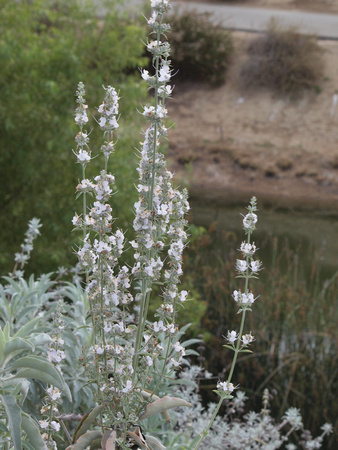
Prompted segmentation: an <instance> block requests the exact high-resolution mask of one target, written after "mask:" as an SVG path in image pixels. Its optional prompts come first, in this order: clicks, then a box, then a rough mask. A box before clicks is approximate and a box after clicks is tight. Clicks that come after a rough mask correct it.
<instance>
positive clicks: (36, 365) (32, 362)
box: [11, 356, 72, 402]
mask: <svg viewBox="0 0 338 450" xmlns="http://www.w3.org/2000/svg"><path fill="white" fill-rule="evenodd" d="M11 368H13V369H19V370H18V372H17V373H16V375H14V376H13V377H12V378H33V379H37V380H40V381H44V382H45V383H49V384H52V385H53V386H55V387H57V388H59V389H60V390H62V391H63V392H64V394H65V395H66V396H67V398H68V400H69V401H70V402H71V401H72V394H71V393H70V390H69V388H68V386H67V384H66V383H65V381H64V380H63V378H62V376H61V374H60V373H59V371H58V370H57V369H56V368H55V367H54V366H53V364H51V363H50V362H49V361H47V360H46V359H45V358H41V357H39V356H24V357H23V358H19V359H17V360H16V361H14V363H13V364H12V365H11Z"/></svg>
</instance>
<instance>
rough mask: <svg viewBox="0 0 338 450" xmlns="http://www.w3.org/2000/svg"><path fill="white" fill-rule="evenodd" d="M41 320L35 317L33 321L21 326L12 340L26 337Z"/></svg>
mask: <svg viewBox="0 0 338 450" xmlns="http://www.w3.org/2000/svg"><path fill="white" fill-rule="evenodd" d="M40 320H41V318H40V317H35V318H34V319H32V320H30V321H29V322H27V323H26V324H25V325H24V326H22V327H21V328H20V329H19V330H18V331H17V332H16V333H15V334H14V336H13V337H14V338H15V337H22V338H24V337H26V336H27V335H29V334H30V332H31V331H32V330H34V328H35V325H37V323H38V322H39V321H40Z"/></svg>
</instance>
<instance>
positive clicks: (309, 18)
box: [127, 0, 338, 39]
mask: <svg viewBox="0 0 338 450" xmlns="http://www.w3.org/2000/svg"><path fill="white" fill-rule="evenodd" d="M144 1H145V0H127V3H129V4H130V5H132V6H133V7H134V8H135V7H136V8H137V7H138V5H142V4H144ZM172 4H173V6H175V7H178V8H179V9H180V10H189V9H195V10H197V11H199V12H209V13H211V14H212V17H211V18H212V20H214V21H215V22H218V23H221V24H222V25H223V26H224V28H228V29H234V30H243V31H263V30H265V29H266V27H267V24H268V23H269V21H270V20H271V19H272V18H275V19H277V20H278V22H279V23H280V24H281V25H282V26H285V27H290V26H294V27H297V28H298V30H299V31H300V32H301V33H310V34H316V35H317V36H318V37H320V38H324V39H338V15H335V14H321V13H308V12H303V11H281V10H268V9H264V8H249V7H244V6H229V5H224V4H210V3H208V4H207V3H206V4H204V3H193V2H189V3H185V2H182V1H177V0H176V1H172Z"/></svg>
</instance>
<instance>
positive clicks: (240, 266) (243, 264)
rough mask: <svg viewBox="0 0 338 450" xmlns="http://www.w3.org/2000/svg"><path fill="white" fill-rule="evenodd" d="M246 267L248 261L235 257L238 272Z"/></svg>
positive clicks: (243, 270)
mask: <svg viewBox="0 0 338 450" xmlns="http://www.w3.org/2000/svg"><path fill="white" fill-rule="evenodd" d="M247 268H248V263H247V262H246V261H244V260H241V259H237V262H236V269H237V270H238V272H245V271H246V270H247Z"/></svg>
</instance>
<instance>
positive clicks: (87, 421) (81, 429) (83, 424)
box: [73, 405, 106, 442]
mask: <svg viewBox="0 0 338 450" xmlns="http://www.w3.org/2000/svg"><path fill="white" fill-rule="evenodd" d="M105 408H106V405H99V406H96V407H95V408H94V409H92V410H91V411H90V413H88V414H86V415H84V416H83V417H82V419H81V421H80V423H79V425H78V427H77V428H76V430H75V432H74V436H73V442H77V441H78V438H79V437H80V436H82V435H83V434H84V433H86V431H87V430H89V428H90V427H91V426H92V424H93V423H94V422H95V420H96V417H97V416H98V415H99V414H100V413H101V412H102V411H103V410H104V409H105ZM95 439H96V438H95Z"/></svg>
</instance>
